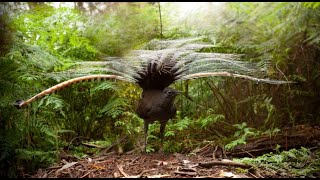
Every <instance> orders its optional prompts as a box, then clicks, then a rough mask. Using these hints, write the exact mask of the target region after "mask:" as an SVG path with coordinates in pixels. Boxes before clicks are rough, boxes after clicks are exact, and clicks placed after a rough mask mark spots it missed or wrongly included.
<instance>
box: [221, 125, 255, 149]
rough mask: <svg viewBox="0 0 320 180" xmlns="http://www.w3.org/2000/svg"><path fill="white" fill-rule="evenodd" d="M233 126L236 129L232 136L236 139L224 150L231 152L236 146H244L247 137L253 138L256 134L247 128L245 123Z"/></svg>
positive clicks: (253, 130)
mask: <svg viewBox="0 0 320 180" xmlns="http://www.w3.org/2000/svg"><path fill="white" fill-rule="evenodd" d="M233 126H234V127H236V128H237V131H236V132H235V133H234V135H233V136H234V137H235V138H237V139H236V140H234V141H231V142H230V143H229V144H226V145H225V149H226V150H232V149H233V148H234V147H235V146H237V145H240V144H246V139H247V138H248V136H253V135H255V134H256V133H255V129H254V128H250V127H247V123H246V122H243V123H242V124H234V125H233Z"/></svg>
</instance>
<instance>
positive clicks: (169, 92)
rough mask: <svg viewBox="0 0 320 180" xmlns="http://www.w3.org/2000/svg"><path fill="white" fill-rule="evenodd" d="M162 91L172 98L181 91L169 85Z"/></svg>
mask: <svg viewBox="0 0 320 180" xmlns="http://www.w3.org/2000/svg"><path fill="white" fill-rule="evenodd" d="M162 92H163V93H164V94H165V95H166V97H170V98H174V97H176V96H177V95H179V94H181V91H179V90H176V89H172V88H169V87H166V88H164V89H163V91H162Z"/></svg>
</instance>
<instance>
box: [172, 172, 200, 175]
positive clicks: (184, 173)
mask: <svg viewBox="0 0 320 180" xmlns="http://www.w3.org/2000/svg"><path fill="white" fill-rule="evenodd" d="M174 173H175V174H182V175H190V176H196V175H197V173H196V172H185V171H175V172H174Z"/></svg>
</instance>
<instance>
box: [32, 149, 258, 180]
mask: <svg viewBox="0 0 320 180" xmlns="http://www.w3.org/2000/svg"><path fill="white" fill-rule="evenodd" d="M212 161H213V159H212V158H208V157H204V156H186V155H183V154H177V153H176V154H170V155H166V154H164V153H151V154H147V153H140V154H136V153H135V154H123V155H115V153H109V154H108V155H105V156H100V157H96V158H88V157H87V158H85V159H81V160H78V161H75V160H71V159H69V160H65V159H63V160H62V161H61V163H60V164H59V165H56V166H52V167H49V168H46V169H39V170H38V171H37V172H36V173H35V174H33V175H31V177H32V178H56V177H58V178H119V177H127V178H140V177H141V178H162V177H163V178H195V177H215V178H218V177H221V178H223V177H229V178H236V177H238V178H252V177H257V175H254V174H253V173H251V172H249V171H246V170H245V169H240V168H239V167H236V166H233V165H228V163H226V164H225V165H213V166H212V167H202V166H200V165H201V163H205V162H212ZM214 161H219V160H214ZM226 162H229V161H226ZM29 177H30V176H29Z"/></svg>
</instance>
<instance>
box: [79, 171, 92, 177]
mask: <svg viewBox="0 0 320 180" xmlns="http://www.w3.org/2000/svg"><path fill="white" fill-rule="evenodd" d="M91 172H92V171H90V172H87V173H86V174H85V175H83V176H81V177H80V178H84V177H86V176H88V175H89V174H90V173H91Z"/></svg>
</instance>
